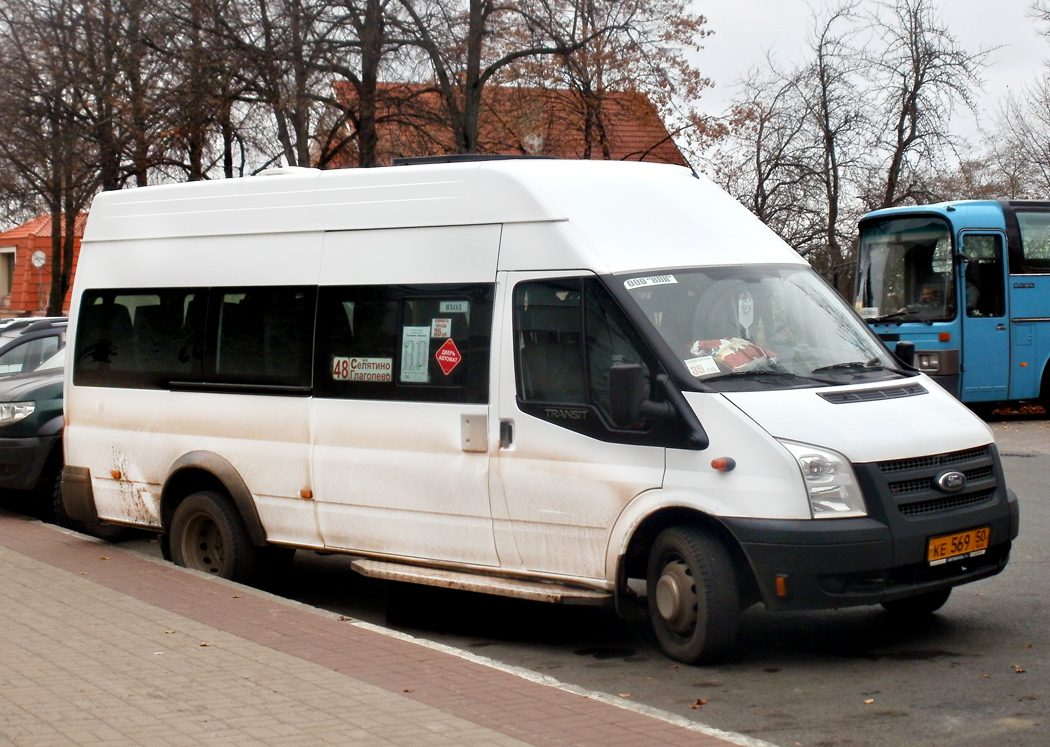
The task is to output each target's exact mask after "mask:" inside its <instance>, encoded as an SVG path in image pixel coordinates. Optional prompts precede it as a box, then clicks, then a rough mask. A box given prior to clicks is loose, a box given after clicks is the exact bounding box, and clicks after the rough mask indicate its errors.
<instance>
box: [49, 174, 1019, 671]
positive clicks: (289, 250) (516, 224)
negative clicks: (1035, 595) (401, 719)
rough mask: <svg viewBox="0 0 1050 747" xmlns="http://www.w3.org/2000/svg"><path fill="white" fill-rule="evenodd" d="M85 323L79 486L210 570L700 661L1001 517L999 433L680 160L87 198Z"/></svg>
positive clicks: (959, 555)
mask: <svg viewBox="0 0 1050 747" xmlns="http://www.w3.org/2000/svg"><path fill="white" fill-rule="evenodd" d="M71 327H72V333H71V334H72V339H73V343H72V345H73V351H74V354H73V356H72V358H71V360H70V362H69V364H68V366H67V379H66V390H65V442H64V443H65V459H66V466H65V469H64V472H63V479H62V491H63V501H64V505H65V508H66V511H67V513H68V514H69V515H70V517H72V518H74V519H79V520H82V521H102V522H108V523H113V524H121V525H128V526H134V527H141V528H146V529H151V530H155V531H157V532H158V533H159V534H160V537H161V543H162V547H163V550H164V553H165V555H166V556H167V557H169V558H170V559H171V560H173V561H174V562H175V563H177V564H179V565H183V566H186V567H189V568H194V569H198V570H201V571H206V572H210V573H214V574H216V575H219V576H222V577H224V578H229V579H234V580H239V581H250V580H251V579H253V578H254V577H256V576H257V574H259V573H264V572H266V571H267V569H268V568H270V567H271V564H272V563H274V562H277V561H279V560H281V559H284V560H287V559H288V558H289V557H290V555H291V553H292V552H293V551H294V550H295V549H298V550H308V551H318V552H325V553H331V552H339V553H346V554H348V555H350V556H352V558H353V560H352V567H353V568H354V569H355V570H356V571H357V572H359V573H362V574H365V575H367V576H373V577H381V578H386V579H393V580H398V581H407V582H413V583H419V584H432V585H440V586H445V587H453V588H459V589H469V590H474V591H482V592H488V593H492V594H502V595H509V596H514V597H521V598H525V599H534V600H542V601H548V602H560V603H566V604H597V605H603V604H607V605H611V606H615V608H616V609H617V610H618V611H620V612H622V613H624V614H626V613H627V612H629V611H630V610H631V609H632V608H636V607H643V605H644V607H645V608H646V609H647V614H648V615H649V617H650V618H651V621H652V625H653V628H654V630H655V633H656V636H657V638H658V640H659V642H660V644H661V646H662V647H663V648H664V650H665V651H666V652H667V653H668V655H670V656H671V657H672V658H674V659H677V660H679V661H683V662H689V663H697V662H705V661H713V660H716V659H718V658H720V657H725V656H727V655H729V654H730V653H731V652H732V650H733V647H734V641H735V638H736V634H737V629H738V626H739V620H740V615H741V611H742V610H744V609H746V608H747V607H748V606H750V605H753V604H756V603H762V604H764V605H765V606H766V607H767V608H769V609H775V610H802V609H822V608H824V609H827V608H839V607H848V606H853V605H877V604H881V605H883V606H884V607H885V608H886V609H887V610H890V611H891V612H893V613H895V614H910V615H919V614H928V613H930V612H932V611H934V610H936V609H938V608H939V607H940V606H941V605H942V604H944V602H945V601H946V600H947V598H948V595H949V593H950V592H951V589H952V588H953V587H955V586H957V585H959V584H963V583H967V582H970V581H976V580H978V579H983V578H987V577H989V576H992V575H994V574H997V573H999V572H1000V571H1002V569H1003V568H1004V567H1005V565H1006V563H1007V560H1008V557H1009V552H1010V545H1011V541H1012V540H1013V539H1014V538H1015V537H1016V536H1017V532H1018V509H1017V502H1016V498H1015V496H1014V495H1013V493H1012V492H1011V491H1009V490H1008V489H1007V487H1006V484H1005V481H1004V479H1003V471H1002V466H1001V463H1000V458H999V455H998V453H997V451H996V447H995V445H994V443H993V440H992V436H991V433H990V431H989V429H988V428H987V426H986V425H985V424H984V423H983V422H981V421H980V420H979V419H978V418H976V417H975V416H974V415H973V414H971V413H970V411H969V410H967V409H966V408H965V407H963V406H962V405H961V404H959V402H957V401H956V400H955V399H954V398H953V397H951V396H950V395H949V394H947V393H946V392H945V391H944V390H942V389H941V388H940V387H939V386H937V385H936V384H935V383H933V382H932V381H931V380H930V379H929V378H927V377H926V376H924V375H922V374H921V373H919V372H917V371H916V370H914V369H913V368H911V367H910V366H909V365H908V364H907V363H906V362H905V361H903V360H901V359H899V358H897V357H895V356H894V355H893V354H891V353H890V352H889V351H888V350H887V349H886V348H885V347H884V346H883V344H882V342H881V341H880V340H879V339H878V338H877V337H875V336H874V334H872V333H871V332H870V331H869V330H868V328H867V327H866V325H865V324H864V323H863V321H861V319H860V318H859V317H858V316H857V315H856V314H855V313H854V312H853V310H852V309H851V308H850V307H849V306H848V305H847V304H845V303H844V302H843V301H842V300H841V299H840V298H839V296H838V295H837V294H836V293H835V291H834V290H833V289H832V288H831V287H830V286H829V285H827V284H826V283H824V282H823V281H822V280H821V279H820V278H819V276H818V275H817V274H816V273H815V272H814V271H813V270H812V269H811V268H810V267H809V265H808V264H807V263H806V262H805V261H804V260H802V259H801V258H800V257H799V255H798V254H797V253H796V252H795V251H793V250H792V249H791V248H790V247H789V246H787V245H786V244H785V243H784V242H783V241H781V240H780V239H779V238H778V237H777V236H776V235H775V234H773V232H771V231H770V230H768V229H767V228H766V227H765V226H764V225H763V224H762V223H761V222H760V221H758V220H757V219H756V218H755V217H754V216H753V215H751V214H750V213H749V212H748V211H747V210H745V209H744V208H743V207H742V206H741V205H739V204H738V203H737V202H736V201H734V200H733V199H732V198H731V197H730V196H729V195H727V194H726V193H724V192H723V191H722V190H720V189H719V188H717V187H716V186H714V185H713V184H712V183H710V182H709V181H707V180H705V179H703V178H697V177H695V176H694V175H693V174H692V173H691V172H690V171H689V170H687V169H683V168H679V167H673V166H664V165H653V164H641V163H623V162H590V161H559V160H546V159H505V160H499V159H493V160H469V161H465V162H446V163H423V164H414V165H404V166H394V167H388V168H377V169H355V170H339V171H317V170H311V169H282V170H277V171H276V172H273V173H266V174H262V175H259V176H254V177H249V178H245V179H230V180H222V181H210V182H198V183H193V184H176V185H165V186H155V187H146V188H141V189H129V190H124V191H117V192H106V193H103V194H101V195H99V196H98V197H97V198H96V199H95V202H94V204H93V206H92V208H91V213H90V218H89V220H88V223H87V227H86V229H85V233H84V238H83V245H82V249H81V253H80V259H79V267H78V269H77V274H76V280H75V283H74V288H73V296H72V309H71ZM902 357H905V358H906V356H902Z"/></svg>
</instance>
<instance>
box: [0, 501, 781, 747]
mask: <svg viewBox="0 0 1050 747" xmlns="http://www.w3.org/2000/svg"><path fill="white" fill-rule="evenodd" d="M66 744H75V745H88V744H90V745H113V746H118V745H120V746H123V745H140V744H141V745H220V744H221V745H242V744H243V745H282V746H285V745H314V744H360V745H465V746H467V745H535V746H536V747H543V746H545V745H593V744H601V745H603V746H607V747H613V746H614V745H642V744H644V745H657V744H659V745H693V746H695V747H720V746H722V745H727V744H738V745H757V744H760V743H759V742H757V741H756V740H751V739H748V738H745V737H742V736H739V735H732V734H726V733H723V732H717V731H715V730H711V729H704V728H703V727H697V726H691V725H689V724H687V723H681V722H675V721H674V720H673V719H671V717H668V718H667V719H665V718H662V717H660V715H659V714H652V713H646V712H639V711H637V710H629V709H626V708H621V707H617V705H615V704H611V703H608V702H604V701H603V700H602V699H600V698H598V697H588V696H587V695H585V694H580V693H577V692H571V691H568V690H566V689H563V688H560V687H554V686H550V685H548V684H544V683H542V682H536V681H530V680H529V679H525V678H522V677H519V676H516V675H515V674H514V673H512V672H507V671H501V670H499V669H496V668H493V667H489V666H486V665H485V664H483V663H480V662H477V661H472V660H469V659H467V658H463V657H460V656H456V655H454V654H452V653H449V652H445V651H441V650H436V649H434V648H430V647H426V646H423V645H419V644H418V643H415V642H413V641H411V640H406V639H405V638H404V637H398V636H392V635H386V634H384V633H383V632H381V631H377V630H375V629H374V628H371V627H370V626H364V625H359V624H355V623H354V622H353V621H350V620H347V619H345V618H340V617H339V616H337V615H334V614H331V613H328V612H324V611H320V610H316V609H314V608H311V607H307V606H305V605H300V604H296V603H294V602H289V601H287V600H283V599H280V598H278V597H275V596H272V595H269V594H266V593H264V592H260V591H257V590H255V589H250V588H247V587H243V586H239V585H236V584H231V583H228V582H225V581H222V580H220V579H214V578H210V577H208V576H205V575H203V574H198V573H193V572H190V571H186V570H183V569H180V568H176V567H175V566H172V565H170V564H167V563H161V562H157V561H152V560H150V559H147V558H143V557H141V556H138V555H134V554H132V553H129V552H126V551H124V550H122V549H120V548H119V547H116V546H114V545H110V544H107V543H103V542H98V541H96V540H94V539H92V538H89V537H85V536H82V535H79V534H76V533H73V532H66V531H64V530H61V529H58V528H55V527H52V526H49V525H46V524H42V523H39V522H36V521H32V520H28V519H25V518H22V517H20V516H16V515H14V514H10V513H7V512H4V511H2V510H0V745H19V747H23V746H28V745H34V746H35V745H41V746H43V745H47V746H48V747H50V746H51V745H66Z"/></svg>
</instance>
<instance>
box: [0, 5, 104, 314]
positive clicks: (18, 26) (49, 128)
mask: <svg viewBox="0 0 1050 747" xmlns="http://www.w3.org/2000/svg"><path fill="white" fill-rule="evenodd" d="M82 9H83V8H82V6H81V4H80V3H76V2H73V0H68V1H66V0H62V1H61V2H50V3H37V2H34V0H19V1H15V0H12V1H11V2H8V3H7V4H5V5H4V6H3V8H2V9H0V26H2V29H0V35H2V38H3V46H4V49H5V59H4V62H5V63H6V64H5V65H3V67H2V71H0V92H2V94H0V95H2V97H3V101H2V102H0V118H2V121H0V154H2V155H3V157H4V159H5V160H6V161H7V162H8V166H9V171H10V172H11V173H12V174H13V175H14V176H13V178H14V179H15V180H16V181H17V183H18V184H19V185H20V187H21V189H22V190H24V192H25V193H26V194H28V195H35V196H37V197H39V199H40V201H41V202H42V203H43V204H44V205H45V206H46V208H47V210H48V212H49V213H50V215H51V292H50V295H49V299H48V313H49V314H53V315H58V314H60V313H61V310H62V305H63V302H64V299H65V294H66V290H67V289H68V288H69V284H70V281H71V279H72V267H73V242H74V238H75V234H76V231H75V227H76V220H77V217H78V215H79V214H80V212H81V211H82V210H83V209H84V207H85V206H86V205H87V203H88V201H89V200H90V198H91V196H92V195H93V194H94V192H95V190H96V189H97V188H98V185H99V183H100V170H99V169H98V167H97V160H96V157H97V153H98V151H97V150H95V148H94V147H92V146H93V143H92V141H91V137H90V134H91V132H92V131H91V129H90V128H89V127H88V126H86V125H87V124H88V123H87V120H86V118H85V116H84V112H83V109H82V108H81V104H82V98H83V97H82V91H81V89H80V88H79V85H80V83H81V82H82V80H81V68H80V64H79V63H80V60H79V58H78V56H77V54H76V51H77V50H78V49H80V48H81V44H82V42H83V31H84V27H83V25H82V24H81V16H80V12H81V11H82Z"/></svg>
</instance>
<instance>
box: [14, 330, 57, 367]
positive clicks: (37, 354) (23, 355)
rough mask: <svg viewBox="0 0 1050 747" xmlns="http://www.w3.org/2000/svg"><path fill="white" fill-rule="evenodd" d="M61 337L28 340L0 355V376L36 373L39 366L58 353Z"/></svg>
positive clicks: (53, 336) (52, 336)
mask: <svg viewBox="0 0 1050 747" xmlns="http://www.w3.org/2000/svg"><path fill="white" fill-rule="evenodd" d="M58 345H59V337H58V335H51V336H48V337H38V338H36V339H34V340H27V341H26V342H22V343H20V344H18V345H15V346H14V347H12V348H10V349H9V350H7V351H6V352H5V353H4V354H3V355H0V375H2V376H8V375H10V374H19V373H26V372H28V371H35V370H36V368H37V366H39V365H40V364H41V363H43V362H44V361H46V360H47V359H48V358H50V357H51V356H52V355H54V354H55V353H56V352H58Z"/></svg>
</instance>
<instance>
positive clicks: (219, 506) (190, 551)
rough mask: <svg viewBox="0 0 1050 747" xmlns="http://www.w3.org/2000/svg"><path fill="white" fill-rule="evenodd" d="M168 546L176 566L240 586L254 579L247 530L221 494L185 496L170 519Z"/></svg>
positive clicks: (253, 551)
mask: <svg viewBox="0 0 1050 747" xmlns="http://www.w3.org/2000/svg"><path fill="white" fill-rule="evenodd" d="M170 542H171V559H172V561H173V562H174V563H175V565H181V566H183V567H184V568H192V569H194V570H197V571H204V572H205V573H211V574H214V575H216V576H219V577H220V578H226V579H229V580H231V581H238V582H241V583H248V582H250V581H251V580H252V579H253V577H254V575H255V566H256V555H257V553H256V551H255V547H253V546H252V543H251V540H250V539H249V538H248V530H247V529H246V528H245V526H244V522H243V521H241V517H240V516H239V515H237V513H236V511H235V510H234V508H233V507H232V505H231V504H230V502H229V501H228V500H227V499H226V497H225V496H223V495H222V494H220V493H216V492H213V491H210V490H204V491H201V492H199V493H193V494H192V495H189V496H187V497H186V498H185V499H184V500H183V501H182V503H180V504H179V505H178V508H176V509H175V515H174V516H173V517H172V520H171V538H170Z"/></svg>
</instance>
